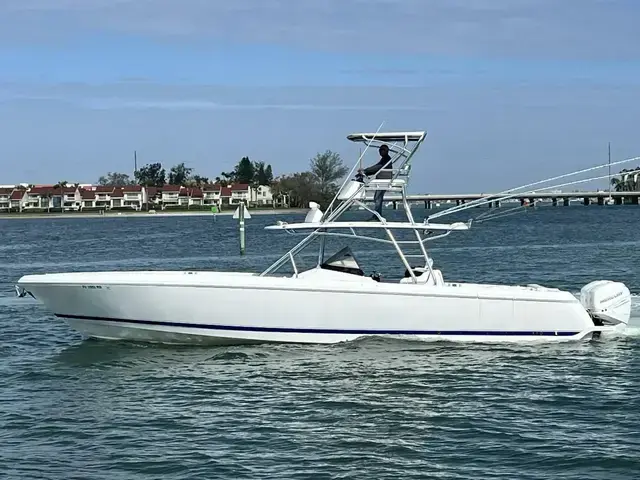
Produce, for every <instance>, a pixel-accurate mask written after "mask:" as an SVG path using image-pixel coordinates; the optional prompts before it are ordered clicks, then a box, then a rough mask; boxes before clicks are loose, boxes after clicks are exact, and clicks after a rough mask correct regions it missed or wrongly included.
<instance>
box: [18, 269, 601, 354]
mask: <svg viewBox="0 0 640 480" xmlns="http://www.w3.org/2000/svg"><path fill="white" fill-rule="evenodd" d="M340 278H341V280H335V281H327V279H326V278H324V279H322V280H321V281H319V280H318V279H314V278H313V277H310V278H291V277H260V276H257V275H253V274H243V273H218V272H99V273H73V274H48V275H34V276H25V277H23V278H22V279H20V281H19V286H20V287H21V288H23V289H24V290H25V291H26V292H29V293H30V294H31V295H32V296H34V297H35V298H36V299H37V300H39V301H40V302H41V303H43V304H44V305H45V306H46V307H47V308H48V309H49V310H50V311H51V312H53V313H54V314H55V315H56V316H57V317H59V318H62V319H64V320H66V322H67V323H68V324H69V325H70V326H71V327H72V328H74V329H75V330H77V331H79V332H80V333H82V334H83V335H84V336H86V337H93V338H104V339H118V340H134V341H145V342H161V343H179V344H223V345H228V344H242V343H263V342H278V343H283V342H284V343H337V342H344V341H350V340H355V339H357V338H360V337H363V336H371V335H384V336H394V337H397V336H401V337H405V338H414V339H420V340H445V341H482V342H531V341H547V342H548V341H551V342H561V341H575V340H586V339H590V338H591V336H592V334H593V333H594V332H599V331H603V330H607V328H606V327H596V326H595V325H594V323H593V321H592V319H591V317H590V316H589V314H588V313H587V312H586V310H585V309H584V308H583V307H582V305H581V303H580V302H579V301H578V300H577V299H576V297H575V296H573V295H572V294H570V293H568V292H563V291H560V290H556V289H544V288H534V287H531V288H526V287H510V286H499V285H495V286H490V285H475V284H447V285H440V286H434V285H416V284H395V283H383V282H375V281H373V280H371V279H369V278H366V277H356V278H355V279H354V276H353V275H346V276H345V275H344V274H342V276H341V277H340ZM343 278H348V280H347V281H344V280H343Z"/></svg>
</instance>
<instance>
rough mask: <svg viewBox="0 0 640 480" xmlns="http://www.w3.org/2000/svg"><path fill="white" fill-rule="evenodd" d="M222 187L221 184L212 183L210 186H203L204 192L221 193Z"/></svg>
mask: <svg viewBox="0 0 640 480" xmlns="http://www.w3.org/2000/svg"><path fill="white" fill-rule="evenodd" d="M221 188H222V186H221V185H220V184H219V183H210V184H208V185H203V187H202V191H203V192H219V191H220V189H221Z"/></svg>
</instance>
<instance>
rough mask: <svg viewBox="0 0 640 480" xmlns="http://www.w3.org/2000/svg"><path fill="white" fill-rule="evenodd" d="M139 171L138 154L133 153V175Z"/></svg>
mask: <svg viewBox="0 0 640 480" xmlns="http://www.w3.org/2000/svg"><path fill="white" fill-rule="evenodd" d="M137 171H138V152H136V151H135V150H134V151H133V175H134V176H135V174H136V172H137Z"/></svg>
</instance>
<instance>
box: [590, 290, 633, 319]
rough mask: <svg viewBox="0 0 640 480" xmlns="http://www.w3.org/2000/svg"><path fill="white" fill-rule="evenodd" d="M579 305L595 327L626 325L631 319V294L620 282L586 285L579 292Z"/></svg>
mask: <svg viewBox="0 0 640 480" xmlns="http://www.w3.org/2000/svg"><path fill="white" fill-rule="evenodd" d="M580 303H581V304H582V306H583V307H584V309H585V310H586V311H587V312H588V313H589V315H590V316H591V318H592V319H593V323H594V324H595V325H627V324H628V323H629V319H630V318H631V292H630V291H629V289H628V288H627V286H626V285H625V284H624V283H621V282H613V281H611V280H596V281H594V282H591V283H588V284H587V285H585V286H584V287H582V289H581V290H580Z"/></svg>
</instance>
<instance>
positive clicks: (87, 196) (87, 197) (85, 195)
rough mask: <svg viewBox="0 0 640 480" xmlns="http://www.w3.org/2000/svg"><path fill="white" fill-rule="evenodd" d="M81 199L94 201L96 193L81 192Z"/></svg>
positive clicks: (91, 191) (89, 191) (90, 191)
mask: <svg viewBox="0 0 640 480" xmlns="http://www.w3.org/2000/svg"><path fill="white" fill-rule="evenodd" d="M80 197H81V198H82V199H83V200H94V199H95V198H96V192H94V191H93V190H84V189H83V190H80Z"/></svg>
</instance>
